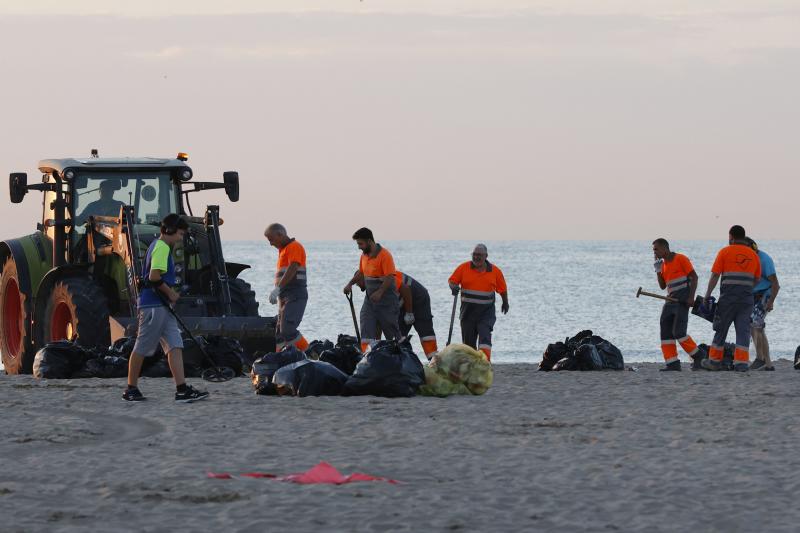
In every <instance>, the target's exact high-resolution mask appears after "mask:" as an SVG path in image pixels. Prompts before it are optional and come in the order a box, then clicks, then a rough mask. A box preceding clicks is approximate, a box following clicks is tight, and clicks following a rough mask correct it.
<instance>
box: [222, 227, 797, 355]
mask: <svg viewBox="0 0 800 533" xmlns="http://www.w3.org/2000/svg"><path fill="white" fill-rule="evenodd" d="M381 244H382V245H383V246H384V247H385V248H387V249H388V250H390V251H391V252H392V255H393V256H394V260H395V264H396V266H397V268H398V269H399V270H401V271H402V272H405V273H407V274H409V275H410V276H411V277H413V278H414V279H416V280H418V281H419V282H420V283H422V284H423V285H424V286H425V287H426V288H427V289H428V291H429V292H430V296H431V307H432V312H433V316H434V326H435V328H436V335H437V338H438V342H439V346H440V347H442V346H444V344H445V342H446V341H447V334H448V329H449V325H450V316H451V311H452V305H453V296H452V295H451V293H450V289H449V288H448V285H447V278H448V277H449V276H450V274H451V273H452V272H453V270H455V268H456V267H457V266H458V265H459V264H460V263H462V262H464V261H468V260H469V259H470V254H471V252H472V249H473V247H474V245H475V244H476V243H474V242H466V241H384V242H382V243H381ZM485 244H486V245H487V246H488V248H489V261H490V262H492V263H494V264H496V265H497V266H498V267H500V269H501V270H502V271H503V273H504V274H505V278H506V282H507V284H508V294H509V301H510V307H511V308H510V311H509V312H508V314H506V315H503V314H501V313H500V303H499V299H498V303H497V323H496V324H495V328H494V335H493V350H492V362H498V363H538V362H539V361H540V360H541V357H542V353H543V352H544V350H545V349H546V348H547V345H548V344H549V343H553V342H556V341H559V340H561V341H563V340H564V339H565V338H567V337H570V336H572V335H574V334H575V333H577V332H579V331H581V330H584V329H591V330H592V331H593V332H594V333H595V334H596V335H600V336H601V337H603V338H605V339H607V340H609V341H611V342H612V343H613V344H615V345H616V346H617V347H618V348H619V349H620V350H621V351H622V353H623V356H624V357H625V360H626V362H647V361H649V362H654V361H662V360H663V359H662V356H661V350H660V340H659V315H660V312H661V306H662V303H663V302H662V301H660V300H656V299H653V298H648V297H645V296H641V297H639V298H637V297H636V291H637V289H638V288H639V287H642V288H643V289H644V290H646V291H650V292H654V293H662V294H663V291H660V290H659V288H658V282H657V280H656V275H655V273H654V271H653V253H652V246H651V243H650V241H486V242H485ZM671 244H672V248H673V250H674V251H677V252H680V253H683V254H686V255H687V256H688V257H689V258H690V260H691V261H692V263H693V264H694V267H695V270H696V271H697V273H698V276H699V277H700V281H699V286H698V294H701V295H702V294H703V293H704V292H705V289H706V286H707V284H708V278H709V275H710V271H711V264H712V263H713V261H714V257H715V256H716V253H717V251H718V250H719V249H720V248H722V247H723V246H725V245H727V242H725V241H682V242H673V243H671ZM303 245H304V246H305V248H306V253H307V258H308V259H307V262H308V285H309V287H308V292H309V301H308V307H307V309H306V314H305V317H304V319H303V322H302V324H301V326H300V331H301V332H302V333H303V334H304V336H305V337H306V338H307V339H308V340H309V341H311V340H314V339H331V340H334V341H335V339H336V337H337V335H338V334H340V333H347V334H351V335H352V334H354V327H353V320H352V316H351V314H350V307H349V304H348V302H347V299H346V298H345V296H344V294H343V293H342V289H343V287H344V285H345V284H346V283H347V282H348V281H349V280H350V278H351V276H352V275H353V273H354V272H355V270H356V269H357V268H358V261H359V254H360V252H359V250H358V248H357V247H356V245H355V243H354V242H353V241H341V242H339V241H307V242H306V241H303ZM759 246H760V248H761V249H762V250H764V251H765V252H766V253H768V254H769V255H770V256H771V257H772V258H773V260H774V261H775V266H776V270H777V274H778V279H779V281H780V284H781V290H780V294H779V295H778V298H777V300H776V302H775V310H774V311H773V312H772V313H770V314H769V315H768V316H767V328H766V331H767V335H768V338H769V342H770V348H771V350H770V351H771V355H772V357H773V358H781V357H783V358H790V359H791V358H793V356H794V352H795V349H796V348H797V346H798V344H800V330H798V325H800V291H798V287H800V241H778V240H775V241H761V242H759ZM225 258H226V260H227V261H233V262H239V263H245V264H248V265H250V266H251V268H250V269H248V270H245V271H244V272H243V273H242V275H241V276H242V277H243V278H244V279H246V280H247V281H248V282H249V283H251V284H252V286H253V288H254V289H255V291H256V294H257V297H258V300H259V303H260V307H259V311H260V314H262V315H265V316H268V315H273V314H275V313H276V312H277V308H276V306H273V305H270V303H269V302H268V301H267V296H268V295H269V292H270V290H271V289H272V283H273V278H274V272H275V262H276V260H277V250H275V249H274V248H271V247H270V246H269V245H268V243H267V242H266V240H264V241H253V242H250V241H226V243H225ZM717 291H718V289H717ZM354 294H355V298H354V300H355V301H356V304H357V307H356V315H358V309H359V307H360V305H361V300H362V298H363V293H361V292H360V291H359V290H358V289H356V290H355V292H354ZM717 294H718V293H717V292H715V295H717ZM455 322H456V323H455V325H454V328H453V341H454V342H458V341H459V340H460V338H461V332H460V329H459V325H458V316H456V320H455ZM412 333H413V330H412ZM689 334H690V335H691V336H692V337H693V338H694V339H695V341H697V343H698V344H699V343H707V344H710V342H711V339H712V337H713V331H712V328H711V323H710V322H708V321H705V320H703V319H702V318H700V317H697V316H694V315H690V318H689ZM729 341H730V342H733V341H734V332H733V328H731V331H730V333H729ZM413 343H414V346H415V347H416V348H417V349H419V353H420V354H421V353H422V351H421V347H420V345H419V341H418V339H414V340H413ZM753 354H754V351H753V350H752V348H751V359H752V357H753ZM684 361H686V359H685V357H684Z"/></svg>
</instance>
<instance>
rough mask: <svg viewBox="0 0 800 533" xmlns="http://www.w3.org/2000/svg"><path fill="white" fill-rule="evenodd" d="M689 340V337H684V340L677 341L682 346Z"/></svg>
mask: <svg viewBox="0 0 800 533" xmlns="http://www.w3.org/2000/svg"><path fill="white" fill-rule="evenodd" d="M689 338H690V337H689V335H686V336H685V337H684V338H682V339H678V342H680V343H681V344H683V343H684V342H686V341H688V340H689Z"/></svg>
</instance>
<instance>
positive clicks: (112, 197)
mask: <svg viewBox="0 0 800 533" xmlns="http://www.w3.org/2000/svg"><path fill="white" fill-rule="evenodd" d="M74 191H75V192H74V194H73V205H72V207H73V213H75V214H76V215H75V221H76V225H75V229H76V230H77V231H78V232H80V233H83V232H84V231H85V227H84V224H85V223H86V221H87V220H88V218H89V216H91V215H93V216H107V217H117V216H119V212H120V208H121V207H122V206H123V205H133V207H134V214H135V219H136V220H135V223H136V224H152V225H158V223H159V222H160V221H161V219H162V218H164V217H165V216H166V215H168V214H169V213H174V212H176V211H177V201H176V197H175V193H174V189H173V183H172V180H171V178H170V175H169V173H166V172H144V173H141V174H137V173H133V172H130V173H129V172H125V173H121V172H114V173H111V172H109V173H101V172H92V173H87V174H84V175H80V176H77V177H76V178H75V188H74Z"/></svg>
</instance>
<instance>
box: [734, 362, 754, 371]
mask: <svg viewBox="0 0 800 533" xmlns="http://www.w3.org/2000/svg"><path fill="white" fill-rule="evenodd" d="M749 368H750V367H749V365H748V364H747V363H736V364H734V365H733V371H734V372H747V371H748V369H749Z"/></svg>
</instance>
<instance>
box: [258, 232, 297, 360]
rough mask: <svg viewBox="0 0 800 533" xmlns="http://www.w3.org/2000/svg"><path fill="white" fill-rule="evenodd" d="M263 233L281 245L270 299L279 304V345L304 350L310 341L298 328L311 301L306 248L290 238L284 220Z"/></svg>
mask: <svg viewBox="0 0 800 533" xmlns="http://www.w3.org/2000/svg"><path fill="white" fill-rule="evenodd" d="M264 236H265V237H266V238H267V240H268V241H269V243H270V244H271V245H272V246H274V247H275V248H277V249H278V264H277V266H276V267H275V288H274V289H272V292H271V293H270V295H269V303H271V304H272V305H275V304H278V325H277V331H276V336H275V342H276V347H277V349H278V350H282V349H283V348H284V347H286V346H289V345H294V346H296V347H297V349H298V350H301V351H305V350H306V348H308V341H307V340H306V339H305V337H303V335H302V333H300V331H298V329H297V328H299V327H300V322H302V321H303V315H304V314H305V312H306V304H307V303H308V286H307V278H306V250H305V248H303V245H302V244H300V243H299V242H297V241H296V240H295V239H291V238H289V235H287V233H286V228H285V227H284V226H283V225H281V224H277V223H275V224H270V225H269V226H268V227H267V229H266V231H265V232H264Z"/></svg>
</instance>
